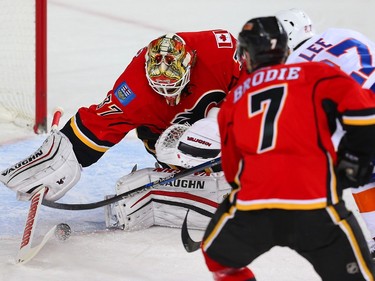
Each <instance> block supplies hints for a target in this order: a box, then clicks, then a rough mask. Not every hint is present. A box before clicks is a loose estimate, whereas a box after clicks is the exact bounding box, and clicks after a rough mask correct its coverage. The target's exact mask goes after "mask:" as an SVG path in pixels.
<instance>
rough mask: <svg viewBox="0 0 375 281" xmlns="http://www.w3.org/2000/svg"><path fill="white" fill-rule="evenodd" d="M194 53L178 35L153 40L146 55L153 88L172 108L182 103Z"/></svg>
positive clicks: (149, 81)
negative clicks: (182, 95)
mask: <svg viewBox="0 0 375 281" xmlns="http://www.w3.org/2000/svg"><path fill="white" fill-rule="evenodd" d="M192 61H193V53H192V52H191V51H190V50H189V48H188V47H187V46H186V44H185V42H184V40H183V39H182V38H181V37H180V36H178V35H177V34H166V35H164V36H162V37H159V38H157V39H155V40H153V41H152V42H151V43H150V44H149V45H148V50H147V53H146V66H145V67H146V77H147V80H148V83H149V85H150V86H151V88H152V89H153V90H154V91H155V92H157V93H158V94H159V95H162V96H164V97H165V99H166V102H167V104H168V105H170V106H174V105H177V104H178V103H179V102H180V98H181V92H182V90H183V89H184V87H185V86H186V85H187V84H188V83H189V81H190V68H191V65H192Z"/></svg>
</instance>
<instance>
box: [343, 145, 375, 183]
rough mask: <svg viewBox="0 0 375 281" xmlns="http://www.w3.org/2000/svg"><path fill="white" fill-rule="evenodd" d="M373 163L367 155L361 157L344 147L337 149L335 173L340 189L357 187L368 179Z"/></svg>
mask: <svg viewBox="0 0 375 281" xmlns="http://www.w3.org/2000/svg"><path fill="white" fill-rule="evenodd" d="M373 168H374V165H373V163H372V161H371V160H370V158H369V157H367V156H365V157H363V156H362V157H361V156H358V155H355V154H354V153H351V152H349V151H347V150H344V149H339V151H338V161H337V167H336V175H337V182H338V186H339V187H340V188H341V189H344V188H348V187H359V186H363V185H365V184H367V183H368V182H369V181H370V178H371V175H372V171H373Z"/></svg>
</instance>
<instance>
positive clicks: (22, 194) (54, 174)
mask: <svg viewBox="0 0 375 281" xmlns="http://www.w3.org/2000/svg"><path fill="white" fill-rule="evenodd" d="M80 176H81V166H80V164H79V163H78V161H77V158H76V156H75V154H74V151H73V147H72V144H71V143H70V141H69V139H68V138H67V137H66V136H65V135H64V134H62V133H60V132H53V133H52V134H51V135H50V136H49V137H48V138H47V139H46V140H45V141H44V142H43V144H42V146H41V147H40V148H39V149H37V150H36V152H35V153H33V154H32V155H30V156H29V157H27V158H25V159H23V160H22V161H20V162H18V163H17V164H15V165H13V166H11V167H10V168H8V169H6V170H4V171H2V172H1V174H0V181H1V182H3V183H4V184H5V185H6V186H7V187H9V188H10V189H12V190H14V191H15V192H17V198H18V199H19V200H29V199H30V198H31V196H32V195H33V194H34V193H36V192H38V190H39V189H41V188H42V187H43V186H47V187H48V192H47V194H46V196H45V199H47V200H51V201H56V200H58V199H60V198H61V197H62V196H64V194H65V193H66V192H67V191H68V190H69V189H70V188H72V187H73V186H74V185H75V184H76V183H77V182H78V180H79V179H80Z"/></svg>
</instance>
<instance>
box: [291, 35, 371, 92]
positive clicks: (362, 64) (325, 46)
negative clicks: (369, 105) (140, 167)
mask: <svg viewBox="0 0 375 281" xmlns="http://www.w3.org/2000/svg"><path fill="white" fill-rule="evenodd" d="M374 60H375V43H374V42H372V41H371V40H370V39H369V38H367V37H366V36H364V35H363V34H361V33H359V32H356V31H353V30H350V29H339V28H330V29H327V30H326V31H325V32H324V33H322V34H318V35H315V36H313V37H312V38H310V39H309V40H308V41H306V42H305V43H304V44H303V45H302V46H301V47H299V48H298V49H297V50H295V51H294V52H292V53H291V54H290V56H289V57H288V60H287V63H297V62H309V61H320V62H326V63H328V64H331V65H336V66H338V67H339V68H340V69H341V70H342V71H344V72H346V73H347V74H348V75H350V76H351V77H352V78H354V80H356V81H357V82H358V83H359V84H360V85H361V86H362V87H363V88H366V89H371V90H373V91H374V92H375V85H374V84H375V71H374V70H375V61H374Z"/></svg>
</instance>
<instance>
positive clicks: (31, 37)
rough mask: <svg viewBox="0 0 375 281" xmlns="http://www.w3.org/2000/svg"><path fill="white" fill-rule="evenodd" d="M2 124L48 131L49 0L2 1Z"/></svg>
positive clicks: (0, 85) (0, 98) (0, 100)
mask: <svg viewBox="0 0 375 281" xmlns="http://www.w3.org/2000/svg"><path fill="white" fill-rule="evenodd" d="M0 40H1V44H0V126H1V123H14V124H16V125H18V126H20V127H27V128H30V130H34V132H35V133H43V132H46V131H47V0H2V1H0Z"/></svg>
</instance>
